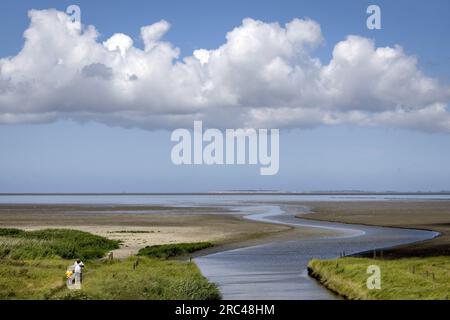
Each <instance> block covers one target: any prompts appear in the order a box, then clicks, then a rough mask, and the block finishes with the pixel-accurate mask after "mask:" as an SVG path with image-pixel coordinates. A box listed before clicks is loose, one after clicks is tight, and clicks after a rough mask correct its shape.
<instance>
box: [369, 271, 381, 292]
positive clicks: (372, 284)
mask: <svg viewBox="0 0 450 320" xmlns="http://www.w3.org/2000/svg"><path fill="white" fill-rule="evenodd" d="M367 274H370V276H369V277H368V278H367V281H366V286H367V289H369V290H380V289H381V269H380V267H379V266H377V265H370V266H368V267H367Z"/></svg>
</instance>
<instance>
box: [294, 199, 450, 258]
mask: <svg viewBox="0 0 450 320" xmlns="http://www.w3.org/2000/svg"><path fill="white" fill-rule="evenodd" d="M291 205H292V204H291ZM297 205H300V204H297ZM303 205H307V206H309V207H310V208H311V212H310V213H309V214H306V215H304V214H301V211H298V213H300V215H299V217H301V218H303V219H312V220H320V221H335V222H343V223H354V224H364V225H372V226H388V227H396V228H408V229H422V230H432V231H436V232H439V233H440V235H439V237H436V238H434V239H431V240H428V241H423V242H420V243H414V244H410V245H405V246H401V247H398V248H393V249H390V250H385V252H384V256H385V257H386V258H388V257H389V258H402V257H426V256H439V255H445V256H448V255H450V201H439V200H433V201H384V202H380V201H378V202H373V201H357V202H310V203H306V204H305V203H304V204H303ZM293 207H294V208H295V205H294V206H293Z"/></svg>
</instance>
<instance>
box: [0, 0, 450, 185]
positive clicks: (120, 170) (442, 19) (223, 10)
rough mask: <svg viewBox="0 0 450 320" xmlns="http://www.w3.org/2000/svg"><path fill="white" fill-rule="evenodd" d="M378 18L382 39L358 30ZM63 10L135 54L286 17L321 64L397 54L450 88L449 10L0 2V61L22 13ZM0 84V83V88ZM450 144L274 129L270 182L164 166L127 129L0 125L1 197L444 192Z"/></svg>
mask: <svg viewBox="0 0 450 320" xmlns="http://www.w3.org/2000/svg"><path fill="white" fill-rule="evenodd" d="M372 3H374V4H378V5H379V6H380V7H381V9H382V26H383V29H382V30H372V31H371V30H368V29H367V28H366V23H365V20H366V18H367V15H366V14H365V10H366V8H367V6H368V5H369V4H372ZM69 4H77V5H79V6H80V7H81V9H82V21H83V23H84V24H92V25H95V27H96V29H97V30H98V31H99V32H100V34H101V35H100V41H106V40H107V39H108V38H109V37H111V36H112V35H113V34H114V33H117V32H121V33H125V34H127V35H129V36H130V37H131V38H133V40H134V42H135V43H134V45H135V46H136V47H144V43H143V41H142V40H140V37H139V29H140V27H142V26H145V25H149V24H152V23H155V22H157V21H160V20H161V19H164V20H166V21H168V22H170V23H171V25H172V27H171V29H170V31H169V32H168V33H167V34H166V35H165V36H164V40H165V41H169V42H170V43H172V44H173V45H175V46H177V47H179V48H180V50H181V57H185V56H190V55H192V52H193V51H194V50H197V49H200V48H203V49H208V50H209V49H215V48H217V47H219V46H220V45H222V44H223V43H224V42H225V41H226V40H225V35H226V33H227V32H229V31H230V30H232V29H233V28H235V27H237V26H239V25H241V23H242V19H244V18H246V17H251V18H253V19H256V20H262V21H264V22H279V23H280V24H281V25H284V24H285V23H287V22H289V21H291V20H292V19H294V18H311V19H313V20H314V21H316V22H317V23H319V24H320V26H321V29H322V35H323V38H324V42H323V43H322V44H321V45H319V47H318V48H317V50H316V51H315V56H316V57H318V58H319V59H320V60H321V61H322V63H323V64H327V63H328V61H329V60H330V59H331V58H332V55H331V54H332V51H333V47H334V46H335V45H336V43H337V42H339V41H342V40H344V39H345V38H346V36H347V35H350V34H353V35H359V36H363V37H367V38H370V39H374V40H375V43H376V46H377V47H384V46H389V47H393V46H394V45H395V44H399V45H401V46H402V47H403V49H404V51H405V53H406V54H407V55H411V56H416V57H417V59H418V61H419V64H418V68H419V70H420V71H421V72H423V73H424V74H426V75H427V76H429V77H433V78H434V79H437V80H438V81H440V83H442V84H443V85H447V86H448V85H449V84H450V43H449V42H448V41H447V40H446V39H447V38H448V30H450V19H449V17H448V15H449V12H450V3H449V2H448V1H445V0H443V1H427V2H425V1H413V2H412V1H370V2H369V1H215V3H214V5H213V4H212V3H211V1H189V2H188V1H114V2H112V1H77V2H74V1H26V2H25V1H23V2H20V3H17V2H16V1H2V3H1V4H0V6H1V10H0V38H1V39H2V46H1V47H0V57H7V56H14V55H16V54H17V53H18V52H19V51H20V50H21V48H22V46H23V43H24V40H23V37H22V34H23V32H24V31H25V29H26V28H27V27H28V24H29V19H28V17H27V11H28V10H30V9H47V8H56V9H58V10H61V11H65V8H66V7H67V6H68V5H69ZM0 85H1V83H0ZM449 138H450V135H449V133H446V132H434V133H430V132H424V131H421V130H416V129H415V128H396V127H384V126H377V127H365V126H358V125H352V124H342V125H336V126H322V125H318V126H315V127H313V128H293V129H283V130H282V134H281V146H280V147H281V152H280V171H279V174H278V175H276V176H260V175H259V167H257V166H213V167H207V166H197V167H189V166H181V167H177V166H174V165H173V164H172V162H171V160H170V150H171V148H172V146H173V143H172V142H171V141H170V131H169V130H160V129H157V130H153V129H152V130H145V129H142V128H141V129H139V128H131V129H126V128H123V126H112V125H110V124H109V123H106V124H105V123H97V122H95V121H93V120H84V121H83V122H81V123H80V122H78V121H72V120H64V119H62V118H58V119H57V120H55V121H54V122H51V123H40V124H29V123H20V124H15V125H7V124H0V192H194V191H195V192H197V191H200V192H201V191H214V190H230V189H276V190H286V191H308V190H377V191H381V190H399V191H416V190H424V191H428V190H434V191H439V190H450V184H449V181H450V168H449V166H448V163H450V139H449Z"/></svg>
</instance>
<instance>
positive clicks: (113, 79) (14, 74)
mask: <svg viewBox="0 0 450 320" xmlns="http://www.w3.org/2000/svg"><path fill="white" fill-rule="evenodd" d="M29 17H30V20H31V22H30V26H29V28H28V29H27V30H26V31H25V33H24V37H25V43H24V46H23V49H22V50H21V51H20V52H19V53H18V54H17V55H16V56H13V57H7V58H3V59H0V124H15V123H46V122H52V121H56V120H59V119H72V120H75V121H85V120H93V121H98V122H101V123H106V124H108V125H117V126H123V127H141V128H145V129H157V128H175V127H191V126H192V123H193V121H194V120H204V121H205V123H206V125H208V126H217V127H221V128H225V127H228V128H236V127H265V128H266V127H267V128H305V127H312V126H317V125H335V124H355V125H362V126H389V127H402V128H411V129H417V130H423V131H436V132H450V115H449V113H448V112H447V109H446V108H447V105H448V103H449V101H450V88H449V86H448V85H444V84H442V83H439V81H438V80H437V79H433V78H430V77H427V76H426V75H424V74H423V73H422V72H421V71H420V70H419V68H418V61H417V59H416V58H415V57H413V56H408V55H406V54H405V53H404V52H403V50H402V48H401V47H399V46H396V47H392V48H391V47H384V48H377V47H376V46H375V44H374V42H373V41H371V40H370V39H367V38H363V37H359V36H348V37H347V38H346V39H344V40H343V41H341V42H339V43H337V44H336V45H335V47H334V49H333V54H332V59H331V60H330V61H329V62H328V63H327V64H323V62H321V61H320V60H319V59H318V58H316V57H314V49H315V48H316V47H317V46H318V45H319V44H320V43H321V42H322V41H323V38H322V34H321V29H320V25H319V24H318V23H317V22H315V21H312V20H300V19H294V20H293V21H291V22H289V23H287V24H286V25H284V26H281V25H279V24H278V23H264V22H261V21H257V20H253V19H249V18H248V19H245V20H244V21H243V22H242V25H240V26H239V27H236V28H235V29H233V30H232V31H230V32H229V33H228V34H227V36H226V42H225V43H224V44H223V45H222V46H220V47H219V48H217V49H213V50H204V49H201V50H196V51H194V52H193V53H192V55H190V56H187V57H185V58H183V59H180V58H179V57H180V52H179V49H178V48H176V47H175V46H174V45H172V44H171V43H168V42H165V41H163V40H162V38H163V36H164V34H165V33H166V32H167V31H168V30H169V28H170V25H169V23H168V22H166V21H160V22H157V23H155V24H152V25H149V26H145V27H143V28H142V29H141V37H142V40H143V42H144V48H143V49H141V48H138V47H136V46H134V43H133V40H132V38H131V37H129V36H127V35H125V34H122V33H118V34H115V35H113V36H112V37H111V38H110V39H108V40H107V41H105V42H100V41H99V40H98V37H99V34H98V32H97V31H96V29H95V28H94V27H93V26H89V27H83V28H82V27H80V25H79V24H77V23H73V22H72V21H71V20H70V18H69V17H68V16H67V15H66V14H65V13H63V12H59V11H56V10H42V11H35V10H33V11H30V12H29Z"/></svg>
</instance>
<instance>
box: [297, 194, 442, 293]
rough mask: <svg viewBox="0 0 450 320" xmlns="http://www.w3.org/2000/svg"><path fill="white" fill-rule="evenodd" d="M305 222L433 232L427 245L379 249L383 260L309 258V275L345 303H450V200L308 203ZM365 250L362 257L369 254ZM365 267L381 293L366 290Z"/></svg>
mask: <svg viewBox="0 0 450 320" xmlns="http://www.w3.org/2000/svg"><path fill="white" fill-rule="evenodd" d="M309 206H310V207H312V211H313V213H312V214H310V215H306V216H302V217H303V218H306V219H313V220H325V221H336V222H344V223H356V224H367V225H375V226H390V227H401V228H413V229H414V228H416V229H426V230H434V231H437V232H439V233H440V236H439V237H437V238H434V239H431V240H428V241H423V242H419V243H414V244H410V245H404V246H400V247H395V248H391V249H387V250H386V249H384V250H383V251H382V252H378V253H377V254H378V255H379V254H381V253H382V255H383V257H384V259H380V258H378V259H368V258H342V259H336V260H313V261H311V262H310V264H309V267H310V271H311V272H312V275H313V276H314V277H315V278H317V279H318V280H319V281H320V282H321V283H322V284H324V285H325V286H326V287H328V288H329V289H331V290H333V291H335V292H337V293H339V294H341V295H342V296H345V297H347V298H349V299H450V201H386V202H370V201H367V202H330V203H311V204H309ZM372 255H373V252H369V253H367V254H366V255H363V256H365V257H368V256H372ZM369 265H377V266H379V267H380V270H381V289H380V290H368V289H367V286H366V280H367V278H368V277H369V276H370V275H369V274H367V273H366V271H367V267H368V266H369Z"/></svg>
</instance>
